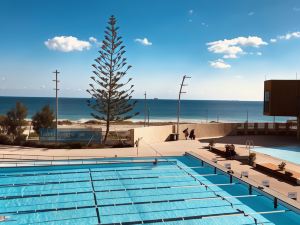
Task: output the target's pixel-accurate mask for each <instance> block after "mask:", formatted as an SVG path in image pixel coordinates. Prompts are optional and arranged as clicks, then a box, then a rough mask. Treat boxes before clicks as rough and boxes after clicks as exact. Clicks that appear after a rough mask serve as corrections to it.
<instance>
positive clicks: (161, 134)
mask: <svg viewBox="0 0 300 225" xmlns="http://www.w3.org/2000/svg"><path fill="white" fill-rule="evenodd" d="M173 131H174V126H173V125H166V126H151V127H138V128H134V129H133V130H131V135H132V136H133V138H132V140H133V143H134V142H135V141H136V140H137V139H138V138H143V140H144V141H145V142H147V143H157V142H164V141H166V140H167V139H168V137H169V136H170V134H171V133H173Z"/></svg>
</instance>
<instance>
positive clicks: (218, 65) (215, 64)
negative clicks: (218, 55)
mask: <svg viewBox="0 0 300 225" xmlns="http://www.w3.org/2000/svg"><path fill="white" fill-rule="evenodd" d="M209 63H210V66H211V67H213V68H216V69H229V68H231V66H230V65H229V64H227V63H225V62H224V60H223V59H217V60H215V61H211V62H209Z"/></svg>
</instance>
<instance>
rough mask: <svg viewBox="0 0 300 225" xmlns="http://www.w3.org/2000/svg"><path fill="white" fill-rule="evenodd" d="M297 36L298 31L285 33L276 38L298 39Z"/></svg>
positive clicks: (298, 35)
mask: <svg viewBox="0 0 300 225" xmlns="http://www.w3.org/2000/svg"><path fill="white" fill-rule="evenodd" d="M298 38H300V31H297V32H292V33H287V34H285V35H282V36H279V37H278V39H280V40H290V39H298Z"/></svg>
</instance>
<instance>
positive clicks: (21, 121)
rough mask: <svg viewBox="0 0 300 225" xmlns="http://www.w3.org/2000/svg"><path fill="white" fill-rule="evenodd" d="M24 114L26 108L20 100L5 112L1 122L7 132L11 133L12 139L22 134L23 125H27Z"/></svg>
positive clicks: (25, 114) (25, 113)
mask: <svg viewBox="0 0 300 225" xmlns="http://www.w3.org/2000/svg"><path fill="white" fill-rule="evenodd" d="M26 116H27V108H26V107H25V106H24V105H23V104H22V103H20V102H17V103H16V107H15V108H13V109H11V110H10V111H8V112H7V114H6V117H5V119H4V121H3V124H4V126H5V127H6V128H7V134H8V135H11V136H12V138H13V140H14V139H16V138H17V137H19V136H22V135H23V132H24V128H23V127H24V126H26V125H27V121H26V120H25V118H26ZM20 138H22V137H20Z"/></svg>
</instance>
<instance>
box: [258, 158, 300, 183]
mask: <svg viewBox="0 0 300 225" xmlns="http://www.w3.org/2000/svg"><path fill="white" fill-rule="evenodd" d="M255 168H256V169H257V170H259V171H261V172H264V173H266V174H268V175H271V176H272V177H274V178H279V179H281V180H284V181H287V182H290V183H292V184H296V185H300V173H298V172H296V171H293V170H288V169H286V170H285V171H284V170H280V169H279V168H278V165H275V164H273V163H261V164H259V163H256V166H255Z"/></svg>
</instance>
